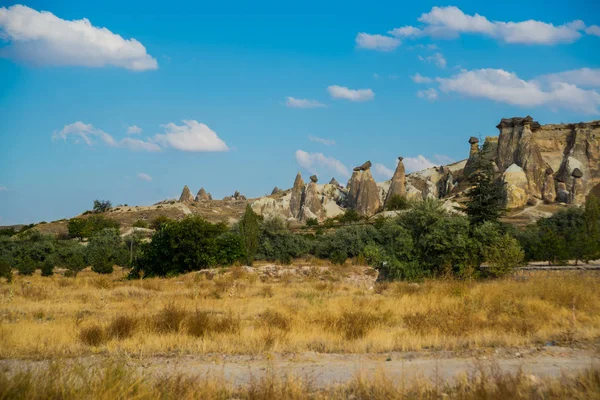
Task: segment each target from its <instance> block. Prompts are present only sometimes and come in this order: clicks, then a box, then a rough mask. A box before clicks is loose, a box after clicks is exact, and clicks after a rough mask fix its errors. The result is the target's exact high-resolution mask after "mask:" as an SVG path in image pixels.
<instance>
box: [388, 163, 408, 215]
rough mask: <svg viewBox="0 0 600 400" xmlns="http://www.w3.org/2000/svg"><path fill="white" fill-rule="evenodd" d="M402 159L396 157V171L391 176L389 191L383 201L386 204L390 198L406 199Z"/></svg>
mask: <svg viewBox="0 0 600 400" xmlns="http://www.w3.org/2000/svg"><path fill="white" fill-rule="evenodd" d="M403 159H404V158H403V157H398V165H397V166H396V171H394V176H392V180H391V182H390V189H389V190H388V193H387V197H386V199H385V203H386V204H387V202H388V201H389V200H390V199H391V198H392V196H402V197H406V170H405V169H404V163H403V162H402V160H403Z"/></svg>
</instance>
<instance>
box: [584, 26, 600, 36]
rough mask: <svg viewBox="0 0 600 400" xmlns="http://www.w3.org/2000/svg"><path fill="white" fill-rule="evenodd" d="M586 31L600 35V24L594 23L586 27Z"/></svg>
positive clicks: (593, 34) (589, 33)
mask: <svg viewBox="0 0 600 400" xmlns="http://www.w3.org/2000/svg"><path fill="white" fill-rule="evenodd" d="M585 33H587V34H588V35H592V36H600V26H598V25H592V26H588V27H587V28H586V29H585Z"/></svg>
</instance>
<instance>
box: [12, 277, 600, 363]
mask: <svg viewBox="0 0 600 400" xmlns="http://www.w3.org/2000/svg"><path fill="white" fill-rule="evenodd" d="M344 273H346V272H344V271H342V269H340V268H333V267H332V268H331V271H330V273H327V274H322V273H315V274H313V275H312V276H308V277H304V278H302V279H295V277H293V276H289V277H286V276H284V277H283V278H281V279H278V280H277V281H275V280H274V278H268V277H264V276H263V277H259V276H258V275H257V274H250V273H247V272H246V271H245V270H243V269H241V268H233V269H231V270H229V272H227V273H223V274H219V275H216V276H214V277H212V278H210V279H209V278H208V277H207V276H206V275H203V274H196V273H191V274H188V275H185V276H179V277H174V278H169V279H143V280H127V279H125V273H124V272H123V271H120V270H119V271H116V272H115V273H113V274H112V275H105V276H102V275H97V274H94V273H92V272H89V271H84V272H82V273H80V274H79V275H78V276H77V277H76V278H66V277H63V276H61V275H54V276H52V277H49V278H44V277H41V276H37V275H34V276H31V277H19V276H16V277H15V280H14V282H13V283H12V284H6V283H2V284H0V343H2V346H0V358H4V359H6V358H21V359H50V358H57V357H74V356H82V355H89V354H104V355H122V354H130V355H137V356H150V355H179V354H209V353H220V354H262V353H265V352H277V353H302V352H307V351H313V352H319V353H384V352H390V351H408V350H424V349H427V350H437V349H442V350H464V349H482V348H496V347H519V346H537V345H544V344H545V343H548V342H554V343H557V344H562V345H572V344H573V343H585V342H594V341H597V339H598V338H599V337H600V290H598V288H599V287H600V285H599V283H600V277H599V276H598V275H594V274H588V275H580V274H575V273H554V274H550V275H546V274H543V275H539V274H538V275H535V274H534V275H530V276H520V277H510V278H506V279H503V280H495V281H479V282H477V281H472V282H469V281H455V280H448V281H444V280H436V281H426V282H422V283H419V284H409V283H404V282H397V283H375V284H374V285H373V286H372V287H367V286H364V285H363V286H356V285H352V284H349V283H347V281H346V280H343V279H342V275H343V274H344Z"/></svg>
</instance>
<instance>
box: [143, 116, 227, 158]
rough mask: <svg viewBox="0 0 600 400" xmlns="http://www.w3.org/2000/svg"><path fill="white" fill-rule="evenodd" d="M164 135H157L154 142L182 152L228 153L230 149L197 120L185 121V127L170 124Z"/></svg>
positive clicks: (166, 127)
mask: <svg viewBox="0 0 600 400" xmlns="http://www.w3.org/2000/svg"><path fill="white" fill-rule="evenodd" d="M163 127H164V128H165V133H164V134H157V135H155V136H154V138H153V141H154V142H156V143H158V144H160V145H161V146H163V147H172V148H174V149H176V150H181V151H197V152H208V151H227V150H229V147H227V144H225V142H224V141H223V140H221V138H219V136H217V134H216V133H215V132H214V131H213V130H211V129H210V128H209V127H208V126H206V125H205V124H201V123H199V122H198V121H195V120H184V121H183V125H176V124H174V123H173V122H170V123H168V124H166V125H163Z"/></svg>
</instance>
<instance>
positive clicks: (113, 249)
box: [87, 228, 127, 274]
mask: <svg viewBox="0 0 600 400" xmlns="http://www.w3.org/2000/svg"><path fill="white" fill-rule="evenodd" d="M126 257H127V255H126V250H125V249H124V247H123V246H122V241H121V237H120V236H119V234H118V232H117V231H116V230H115V229H111V228H106V229H104V230H103V231H102V232H100V233H97V234H96V235H94V236H92V238H91V239H90V242H89V244H88V246H87V258H88V261H89V263H90V265H91V266H92V271H94V272H96V273H99V274H110V273H112V272H113V265H115V264H121V265H123V259H124V258H126Z"/></svg>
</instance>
